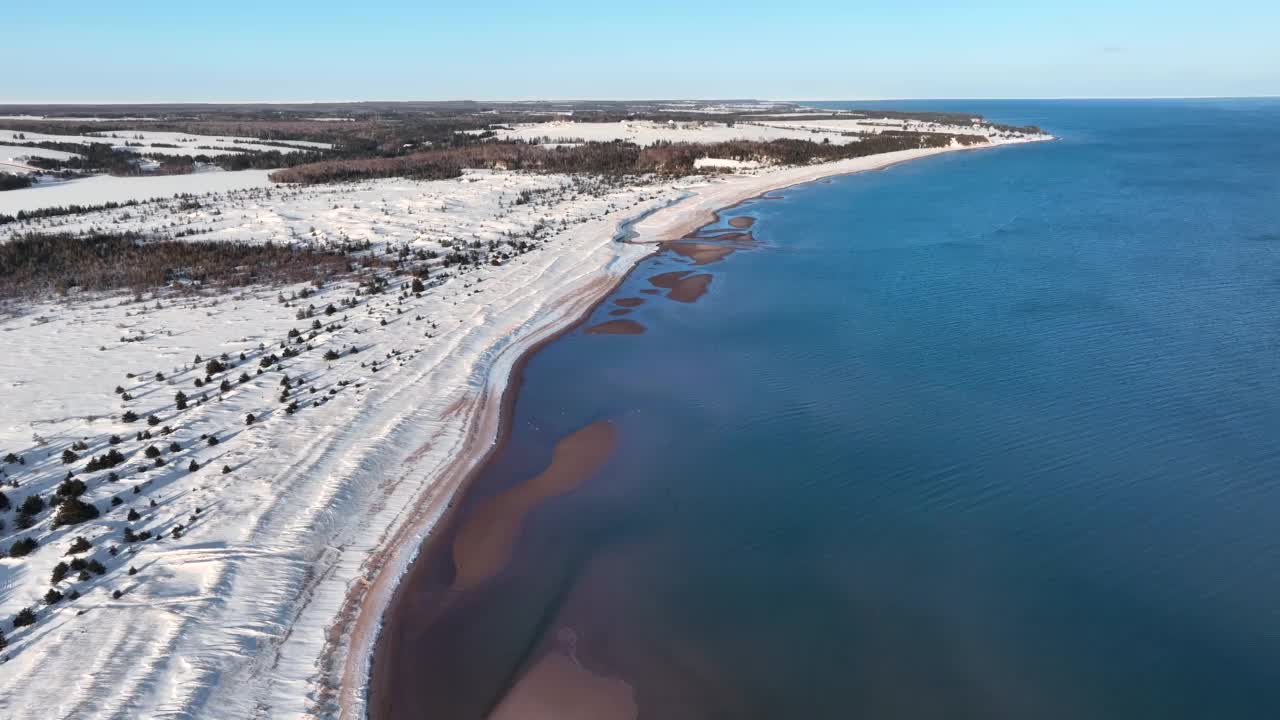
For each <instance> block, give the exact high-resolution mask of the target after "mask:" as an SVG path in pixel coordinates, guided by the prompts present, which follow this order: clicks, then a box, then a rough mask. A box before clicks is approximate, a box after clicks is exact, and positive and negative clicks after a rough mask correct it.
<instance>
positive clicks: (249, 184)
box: [0, 170, 272, 215]
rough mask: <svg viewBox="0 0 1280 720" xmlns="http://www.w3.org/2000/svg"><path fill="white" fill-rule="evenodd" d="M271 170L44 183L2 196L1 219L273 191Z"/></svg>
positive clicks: (4, 193)
mask: <svg viewBox="0 0 1280 720" xmlns="http://www.w3.org/2000/svg"><path fill="white" fill-rule="evenodd" d="M270 174H271V171H270V170H237V171H234V172H227V171H223V170H210V171H208V172H198V173H192V174H190V175H151V176H133V177H114V176H111V175H95V176H94V177H89V178H83V179H80V180H72V181H69V182H53V183H42V184H39V185H36V186H33V187H29V188H24V189H22V190H10V191H8V192H3V193H0V215H16V214H17V213H18V211H19V210H39V209H41V208H51V207H61V206H67V205H101V204H103V203H108V202H117V203H123V202H128V201H129V200H137V201H139V202H141V201H144V200H152V199H157V198H169V197H173V196H174V195H176V194H179V193H192V194H197V193H223V192H230V191H234V190H244V189H246V188H264V187H271V186H272V182H271V180H269V179H268V177H267V176H268V175H270Z"/></svg>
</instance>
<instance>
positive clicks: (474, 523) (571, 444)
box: [452, 321, 623, 591]
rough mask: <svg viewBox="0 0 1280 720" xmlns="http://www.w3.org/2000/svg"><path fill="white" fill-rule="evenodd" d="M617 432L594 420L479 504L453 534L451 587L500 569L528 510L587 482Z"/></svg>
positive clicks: (473, 581)
mask: <svg viewBox="0 0 1280 720" xmlns="http://www.w3.org/2000/svg"><path fill="white" fill-rule="evenodd" d="M618 322H623V321H618ZM617 434H618V433H617V428H616V427H615V426H614V424H613V423H611V422H609V421H607V420H601V421H599V422H594V423H591V424H590V425H588V426H586V427H584V428H582V429H581V430H578V431H576V432H574V433H572V434H570V435H569V436H568V437H565V438H564V439H563V440H561V441H560V442H558V443H556V447H555V450H553V451H552V453H551V464H550V465H548V466H547V469H546V470H543V471H542V472H541V473H539V474H538V475H536V476H534V477H533V478H530V479H529V480H527V481H525V482H523V483H520V484H519V485H516V486H515V487H513V488H511V489H509V490H506V491H503V492H501V493H498V494H497V495H494V496H493V497H490V498H487V499H486V500H484V502H482V503H480V504H479V505H477V506H476V508H475V510H473V511H472V512H471V513H470V515H469V516H468V517H467V518H466V519H465V520H464V521H463V524H462V527H460V528H459V529H458V534H457V536H455V538H454V540H453V564H454V568H455V570H456V575H455V576H454V578H455V579H454V583H453V588H452V589H453V590H454V591H464V590H468V589H470V588H472V587H474V586H475V585H477V584H479V583H480V582H482V581H484V580H487V579H488V578H491V577H493V576H494V575H495V574H497V572H498V571H499V570H501V569H502V567H503V565H505V564H506V562H507V558H508V557H509V556H510V554H511V548H512V546H513V545H515V542H516V539H517V538H518V537H519V536H520V527H521V525H522V524H523V523H524V517H525V515H527V514H528V513H529V511H531V510H532V509H533V508H534V507H536V506H537V505H538V504H539V503H541V502H543V501H544V500H547V499H549V498H552V497H555V496H557V495H563V494H564V493H567V492H569V491H570V490H573V489H574V488H575V487H577V486H578V485H580V484H582V483H583V482H586V480H587V479H588V478H590V477H591V476H592V475H593V474H595V472H596V471H597V470H599V469H600V468H601V467H603V466H604V464H605V462H607V461H608V460H609V456H610V455H612V454H613V449H614V447H616V446H617V444H618V438H617Z"/></svg>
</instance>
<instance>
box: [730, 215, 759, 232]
mask: <svg viewBox="0 0 1280 720" xmlns="http://www.w3.org/2000/svg"><path fill="white" fill-rule="evenodd" d="M755 224H756V219H755V218H753V217H751V216H750V215H739V216H738V217H735V218H729V226H730V227H736V228H738V229H739V230H746V229H747V228H749V227H751V226H752V225H755Z"/></svg>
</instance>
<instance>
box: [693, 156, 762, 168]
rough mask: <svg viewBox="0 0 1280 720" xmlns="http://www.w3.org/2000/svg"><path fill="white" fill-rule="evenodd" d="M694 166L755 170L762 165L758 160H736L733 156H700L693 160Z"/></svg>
mask: <svg viewBox="0 0 1280 720" xmlns="http://www.w3.org/2000/svg"><path fill="white" fill-rule="evenodd" d="M693 166H694V167H695V168H697V169H699V170H701V169H703V168H721V169H725V170H754V169H756V168H758V167H760V163H759V162H758V161H756V160H734V159H732V158H698V159H697V160H694V161H693Z"/></svg>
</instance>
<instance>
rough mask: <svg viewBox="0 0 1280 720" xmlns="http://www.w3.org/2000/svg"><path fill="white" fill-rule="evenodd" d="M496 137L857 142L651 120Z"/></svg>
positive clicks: (747, 126) (821, 134) (825, 134)
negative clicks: (796, 139) (790, 139)
mask: <svg viewBox="0 0 1280 720" xmlns="http://www.w3.org/2000/svg"><path fill="white" fill-rule="evenodd" d="M497 134H498V137H499V138H502V139H504V140H506V139H518V140H528V141H531V142H537V141H547V142H561V141H569V142H573V141H579V142H583V141H595V142H609V141H612V140H626V141H628V142H633V143H635V144H637V145H640V146H648V145H653V144H654V143H659V142H689V143H715V142H726V141H729V140H760V141H768V140H783V139H788V138H798V139H802V140H812V141H813V142H823V141H824V140H825V141H829V142H831V143H833V144H836V145H845V144H848V143H851V142H857V141H858V139H857V138H856V137H854V136H852V135H846V134H843V133H840V132H830V131H811V130H807V129H803V130H797V129H794V128H785V127H772V126H769V125H763V124H755V123H736V124H734V125H728V124H725V123H719V122H711V121H707V122H676V121H671V122H657V121H653V120H622V121H619V122H608V123H596V122H569V121H566V122H544V123H522V124H519V125H515V126H513V127H511V128H510V129H499V130H497Z"/></svg>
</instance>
